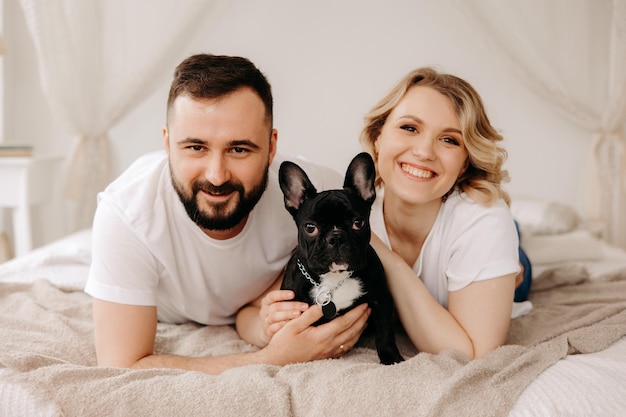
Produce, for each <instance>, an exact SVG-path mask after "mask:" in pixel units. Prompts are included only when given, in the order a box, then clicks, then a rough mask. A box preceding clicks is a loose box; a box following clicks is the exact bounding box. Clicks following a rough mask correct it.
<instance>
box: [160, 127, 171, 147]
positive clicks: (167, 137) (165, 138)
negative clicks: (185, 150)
mask: <svg viewBox="0 0 626 417" xmlns="http://www.w3.org/2000/svg"><path fill="white" fill-rule="evenodd" d="M161 133H162V134H163V147H164V148H165V152H167V153H168V154H169V153H170V135H169V134H168V133H167V125H163V129H161Z"/></svg>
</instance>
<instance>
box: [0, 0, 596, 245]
mask: <svg viewBox="0 0 626 417" xmlns="http://www.w3.org/2000/svg"><path fill="white" fill-rule="evenodd" d="M144 1H146V3H148V0H144ZM5 3H6V4H5V15H4V27H5V32H6V33H5V39H6V42H7V48H10V51H9V53H8V55H6V56H5V57H4V59H5V84H6V87H5V94H6V96H5V132H6V134H7V135H8V136H10V137H12V138H16V139H17V140H21V141H25V142H31V143H34V144H35V146H36V147H37V148H38V149H40V150H42V151H44V152H60V153H67V152H69V147H70V145H71V141H70V139H69V138H68V137H67V135H66V132H64V130H63V128H62V126H60V125H59V123H58V122H57V121H55V120H54V119H53V118H52V116H51V114H50V112H49V109H48V108H47V106H46V104H45V99H44V98H43V96H42V93H41V90H40V88H39V85H38V78H37V71H36V70H37V68H36V60H35V57H34V52H33V47H32V43H31V42H30V39H29V37H28V33H27V30H26V28H25V24H24V20H23V16H21V10H20V9H19V6H18V4H17V1H7V2H5ZM197 51H198V52H211V53H221V54H230V55H242V56H246V57H248V58H250V59H251V60H252V61H253V62H255V63H256V64H257V66H259V68H260V69H261V70H262V71H263V72H264V73H265V74H266V75H267V76H268V78H269V80H270V82H271V83H272V85H273V89H274V98H275V126H276V127H277V128H278V130H279V143H280V146H282V148H283V149H285V150H286V151H288V152H292V153H297V154H302V155H305V156H307V157H308V158H309V159H311V160H314V161H317V162H320V163H323V164H326V165H329V166H332V167H334V168H336V169H338V170H339V171H344V170H345V167H346V166H347V164H348V162H349V160H350V159H351V157H352V156H353V155H354V154H355V153H357V152H358V151H359V150H360V147H359V144H358V134H359V131H360V128H361V123H362V117H363V115H364V114H365V112H366V111H367V110H368V109H369V108H370V107H371V106H372V105H373V104H374V103H375V102H376V101H377V100H378V99H379V98H380V97H381V96H382V95H383V94H384V93H386V92H387V90H388V89H389V88H391V87H392V85H393V84H395V82H396V81H397V80H398V79H399V78H400V77H402V76H403V75H404V74H405V73H406V72H408V71H409V70H410V69H413V68H416V67H418V66H424V65H434V66H437V67H438V68H439V69H442V70H444V71H447V72H452V73H454V74H456V75H459V76H461V77H463V78H465V79H466V80H468V81H469V82H471V83H472V84H473V85H474V86H475V87H476V88H477V90H478V91H479V92H480V93H481V95H482V97H483V99H484V101H485V104H486V107H487V110H488V112H489V114H490V117H491V121H492V123H493V124H494V125H495V126H496V127H497V128H498V129H499V130H500V131H501V132H502V134H503V135H504V136H505V138H506V140H505V147H506V148H507V150H508V151H509V154H510V156H509V160H508V162H507V164H506V167H507V168H508V169H509V172H510V175H511V178H512V180H511V182H510V183H509V184H508V185H507V188H508V189H509V191H510V192H511V194H512V195H513V196H535V197H539V198H546V199H551V200H556V201H560V202H563V203H567V204H570V205H572V206H573V207H575V208H576V209H577V210H578V211H579V212H580V213H581V214H584V211H585V206H584V192H585V186H586V182H585V181H586V168H587V153H588V151H589V148H590V134H589V133H587V132H585V131H583V130H582V129H580V128H578V127H576V126H574V125H572V124H571V123H569V122H568V121H566V120H565V119H563V118H562V117H561V116H560V115H559V114H558V113H557V112H556V111H555V110H554V109H553V108H552V107H551V106H550V105H549V104H547V103H546V102H544V101H543V100H542V99H541V98H539V97H537V96H535V95H534V94H533V93H532V92H530V91H528V90H527V89H526V88H525V87H524V86H523V85H521V84H520V82H518V81H517V79H516V78H515V77H514V76H513V75H512V74H510V73H509V71H508V70H507V68H506V67H505V66H504V65H503V63H502V62H501V61H500V59H499V58H498V57H497V56H495V55H494V54H493V53H492V52H491V51H490V50H488V49H487V47H486V46H485V45H484V44H483V42H482V41H481V39H480V38H479V37H478V35H477V34H475V33H474V32H473V31H472V28H471V25H469V24H467V23H465V22H464V21H463V20H462V18H461V16H460V14H459V13H458V12H457V11H456V10H454V9H453V8H452V6H450V4H449V3H448V2H446V1H438V0H402V1H400V0H396V1H389V2H385V4H384V5H383V3H382V2H380V1H376V0H342V1H333V0H318V1H316V2H298V1H293V0H268V1H247V0H234V1H233V4H232V6H231V7H230V8H229V9H228V10H227V12H226V14H225V15H224V16H223V18H222V19H221V20H220V21H219V22H218V23H217V24H216V25H214V28H213V29H212V31H211V32H210V36H209V37H207V38H206V39H203V40H202V41H201V43H200V44H199V45H198V47H197ZM176 64H177V62H172V65H171V67H172V70H173V69H174V67H175V66H176ZM167 89H168V85H167V84H164V85H162V86H161V88H159V89H158V90H157V91H155V92H154V94H153V95H152V96H151V97H149V99H148V100H146V101H145V102H144V103H143V104H142V105H141V106H140V107H139V108H137V109H135V110H134V111H133V112H132V113H131V114H129V115H128V117H126V118H125V119H124V120H122V121H121V122H120V123H119V124H118V125H117V126H115V128H114V129H113V130H112V132H111V138H112V146H113V157H114V159H115V167H116V172H117V173H119V172H121V170H122V169H124V168H125V167H127V166H128V165H129V164H130V163H131V162H132V161H133V160H134V159H135V158H136V157H137V156H139V155H141V154H143V153H145V152H147V151H150V150H154V149H160V148H161V147H162V139H161V136H160V129H161V125H162V123H163V120H164V115H165V101H166V96H167ZM51 215H52V214H49V213H47V212H46V210H40V211H39V212H37V213H36V217H37V218H36V219H35V223H36V224H39V225H41V228H39V230H37V234H36V236H35V242H36V243H38V244H42V243H45V242H47V241H49V240H50V239H52V238H53V237H56V236H58V235H60V234H62V233H64V232H65V230H61V229H62V227H61V226H60V225H59V224H58V222H55V220H54V219H51V218H50V216H51ZM55 216H57V218H61V217H62V214H61V215H60V217H59V214H58V213H57V214H56V215H55ZM55 228H56V229H55ZM53 229H54V230H53Z"/></svg>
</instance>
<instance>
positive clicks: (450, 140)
mask: <svg viewBox="0 0 626 417" xmlns="http://www.w3.org/2000/svg"><path fill="white" fill-rule="evenodd" d="M441 140H442V141H443V142H445V143H449V144H450V145H455V146H459V144H460V143H459V141H458V140H456V139H455V138H453V137H450V136H446V137H443V138H441Z"/></svg>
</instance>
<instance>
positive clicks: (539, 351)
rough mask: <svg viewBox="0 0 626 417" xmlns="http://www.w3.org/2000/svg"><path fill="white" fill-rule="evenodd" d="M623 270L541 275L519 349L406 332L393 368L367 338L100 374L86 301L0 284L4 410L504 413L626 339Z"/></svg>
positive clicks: (181, 338) (179, 339)
mask: <svg viewBox="0 0 626 417" xmlns="http://www.w3.org/2000/svg"><path fill="white" fill-rule="evenodd" d="M568 274H569V275H568ZM624 275H626V273H624V274H621V276H613V277H607V279H605V280H603V281H602V282H589V281H586V280H585V276H584V271H555V272H554V273H552V274H551V276H546V277H543V278H542V280H541V285H538V288H537V290H536V291H534V292H533V293H532V298H531V300H532V302H533V304H534V308H533V310H532V312H531V313H530V314H528V315H527V316H524V317H521V318H518V319H515V320H514V321H513V323H512V325H511V330H510V337H509V339H510V343H509V344H508V345H506V346H503V347H501V348H499V349H497V350H495V351H494V352H492V353H491V354H490V355H488V356H487V357H486V358H484V359H480V360H474V361H469V360H467V359H466V358H465V357H463V356H462V355H460V354H458V353H455V352H445V353H442V354H439V355H431V354H426V353H420V354H417V353H416V351H415V350H414V348H413V347H412V346H411V344H410V343H409V342H408V341H407V339H406V338H405V337H404V336H398V339H399V346H400V350H401V352H402V353H403V355H404V356H405V357H406V358H407V360H406V361H405V362H403V363H400V364H397V365H393V366H384V365H380V364H379V363H378V357H377V355H376V351H375V350H374V349H373V348H371V347H370V346H371V343H370V342H371V341H366V342H365V343H364V345H363V346H360V347H357V348H355V349H353V350H352V351H351V352H349V353H348V354H346V355H345V356H344V357H343V358H341V359H333V360H322V361H316V362H311V363H303V364H296V365H290V366H284V367H278V366H269V365H258V366H246V367H241V368H237V369H232V370H230V371H227V372H224V373H223V374H222V375H219V376H209V375H204V374H202V373H199V372H186V371H178V370H162V369H153V370H142V371H132V370H125V369H111V368H96V367H94V364H95V352H94V347H93V332H92V331H93V326H92V323H91V302H90V298H89V297H88V296H87V295H85V294H84V293H82V292H80V291H64V290H62V289H60V288H57V287H54V286H53V285H52V284H50V283H49V282H48V281H44V280H40V281H37V282H34V283H32V284H8V283H3V284H0V371H1V372H0V381H1V382H2V384H0V388H2V389H3V390H4V391H2V390H1V389H0V400H1V401H2V403H0V407H1V409H2V410H3V411H0V415H16V413H19V412H20V410H22V411H23V410H30V412H29V414H32V411H33V410H37V411H38V412H37V415H50V416H82V417H84V416H133V417H134V416H221V417H223V416H237V417H241V416H358V417H364V416H455V417H456V416H506V415H507V414H508V412H509V410H510V409H511V407H512V406H513V404H514V403H515V401H516V399H517V397H518V396H519V395H520V393H521V392H522V391H523V390H524V388H525V387H526V386H527V385H528V384H529V383H531V382H532V381H533V379H535V378H536V377H537V375H538V374H540V373H541V372H542V371H543V370H544V369H546V368H547V367H548V366H550V365H551V364H553V363H555V362H556V361H558V360H559V359H560V358H563V357H564V356H565V355H567V354H576V353H581V352H582V353H587V352H594V351H598V350H601V349H604V348H605V347H607V346H608V345H610V344H611V343H613V342H615V341H616V340H618V339H619V338H620V337H621V336H623V335H626V276H624ZM572 283H576V284H575V285H569V284H572ZM253 349H255V348H253V347H252V346H250V345H248V344H246V343H244V342H243V341H242V340H240V339H239V338H238V336H237V334H236V332H235V331H234V329H233V328H232V327H229V326H222V327H202V326H198V325H195V324H185V325H167V324H160V325H159V328H158V335H157V350H158V352H160V353H173V354H179V355H191V356H200V355H221V354H227V353H232V352H244V351H252V350H253ZM17 415H19V414H17Z"/></svg>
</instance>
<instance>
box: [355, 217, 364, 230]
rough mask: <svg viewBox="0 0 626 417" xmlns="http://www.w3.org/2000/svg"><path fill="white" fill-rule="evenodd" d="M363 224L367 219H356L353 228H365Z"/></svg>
mask: <svg viewBox="0 0 626 417" xmlns="http://www.w3.org/2000/svg"><path fill="white" fill-rule="evenodd" d="M363 226H365V220H364V219H360V218H359V219H355V220H354V222H353V223H352V228H353V229H354V230H361V229H362V228H363Z"/></svg>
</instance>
